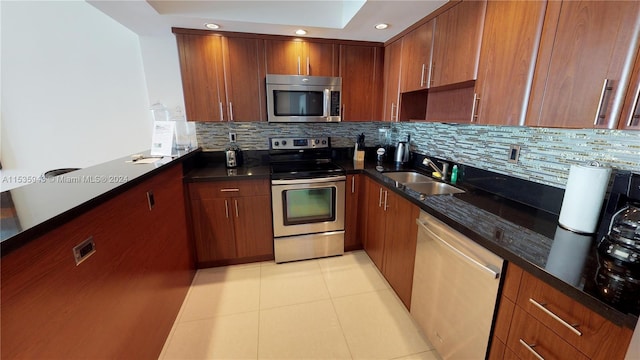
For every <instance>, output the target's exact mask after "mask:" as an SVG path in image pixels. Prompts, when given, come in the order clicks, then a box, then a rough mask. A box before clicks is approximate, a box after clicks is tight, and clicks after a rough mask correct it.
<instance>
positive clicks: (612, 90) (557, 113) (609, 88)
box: [526, 1, 640, 128]
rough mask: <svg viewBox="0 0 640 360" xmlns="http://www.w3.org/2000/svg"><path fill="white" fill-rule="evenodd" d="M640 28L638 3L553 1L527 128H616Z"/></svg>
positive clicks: (548, 15) (541, 47) (548, 7)
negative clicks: (529, 126)
mask: <svg viewBox="0 0 640 360" xmlns="http://www.w3.org/2000/svg"><path fill="white" fill-rule="evenodd" d="M639 22H640V2H638V1H563V2H559V1H550V2H549V3H548V5H547V14H546V16H545V23H544V27H543V32H542V39H541V42H540V51H539V53H538V58H537V61H536V70H535V75H534V80H533V89H532V93H531V99H530V102H529V108H528V110H527V119H526V124H527V125H531V126H547V127H565V128H593V127H597V128H615V127H616V126H617V124H618V119H619V118H620V114H621V107H622V103H623V99H624V96H625V94H626V90H627V85H628V82H629V77H630V73H631V70H632V67H633V59H634V58H635V52H636V50H637V45H638V44H637V43H638V40H637V39H638V36H639V31H640V30H639V29H640V25H639Z"/></svg>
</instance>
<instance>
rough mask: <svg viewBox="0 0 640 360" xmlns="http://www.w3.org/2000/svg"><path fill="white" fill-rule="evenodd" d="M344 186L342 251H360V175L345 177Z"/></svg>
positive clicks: (361, 213) (361, 212) (361, 185)
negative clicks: (345, 182)
mask: <svg viewBox="0 0 640 360" xmlns="http://www.w3.org/2000/svg"><path fill="white" fill-rule="evenodd" d="M346 185H347V189H346V190H347V194H346V201H345V225H344V250H345V251H353V250H357V249H362V241H361V240H360V235H361V234H360V231H359V230H360V229H359V218H360V217H362V215H363V211H362V210H361V209H360V202H361V195H360V193H361V192H362V193H363V191H362V188H363V177H362V175H347V184H346ZM363 195H364V194H363Z"/></svg>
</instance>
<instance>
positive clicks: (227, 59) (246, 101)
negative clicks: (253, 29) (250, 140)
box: [223, 37, 267, 121]
mask: <svg viewBox="0 0 640 360" xmlns="http://www.w3.org/2000/svg"><path fill="white" fill-rule="evenodd" d="M223 45H224V46H223V49H226V51H225V54H224V75H225V81H224V84H225V93H226V100H227V101H226V110H227V119H229V120H230V121H266V119H267V112H266V108H265V106H264V104H265V101H266V100H265V99H266V95H265V89H264V84H263V82H264V78H265V74H266V68H265V63H264V41H263V40H259V39H249V38H236V37H224V38H223Z"/></svg>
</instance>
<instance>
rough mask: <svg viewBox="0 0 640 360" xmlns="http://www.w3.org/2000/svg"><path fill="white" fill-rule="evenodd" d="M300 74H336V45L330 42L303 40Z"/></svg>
mask: <svg viewBox="0 0 640 360" xmlns="http://www.w3.org/2000/svg"><path fill="white" fill-rule="evenodd" d="M302 50H303V54H302V57H301V60H300V61H301V65H300V67H301V69H300V71H301V73H300V75H312V76H337V75H338V46H337V45H334V44H331V43H321V42H311V41H309V42H304V43H303V46H302Z"/></svg>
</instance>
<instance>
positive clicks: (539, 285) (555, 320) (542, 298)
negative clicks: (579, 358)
mask: <svg viewBox="0 0 640 360" xmlns="http://www.w3.org/2000/svg"><path fill="white" fill-rule="evenodd" d="M517 305H519V306H520V307H522V308H523V309H524V310H526V311H527V312H528V313H529V314H531V316H533V317H534V318H536V319H538V320H539V321H540V322H542V323H543V324H544V325H546V326H547V327H548V328H549V329H551V331H553V332H554V333H556V334H558V335H559V336H560V337H561V338H563V339H565V340H566V341H567V342H569V343H570V344H572V345H573V346H575V347H576V348H577V349H579V350H580V351H581V352H583V353H584V354H586V355H587V356H589V357H590V358H594V359H597V358H607V359H616V358H620V359H622V358H624V352H625V351H626V349H627V347H628V345H629V342H630V341H631V335H632V332H631V330H629V329H626V328H623V327H619V326H616V325H615V324H613V323H611V322H610V321H608V320H606V319H605V318H603V317H602V316H600V315H598V314H596V313H594V312H593V311H591V310H590V309H588V308H586V307H585V306H584V305H582V304H580V303H578V302H576V301H575V300H573V299H571V298H569V297H568V296H566V295H564V294H563V293H561V292H560V291H558V290H556V289H555V288H553V287H551V286H549V285H547V284H546V283H544V282H543V281H541V280H539V279H537V278H536V277H534V276H533V275H531V274H529V273H527V272H524V274H523V276H522V283H521V284H520V291H519V293H518V300H517ZM511 326H512V327H513V326H514V325H513V322H512V325H511Z"/></svg>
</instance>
